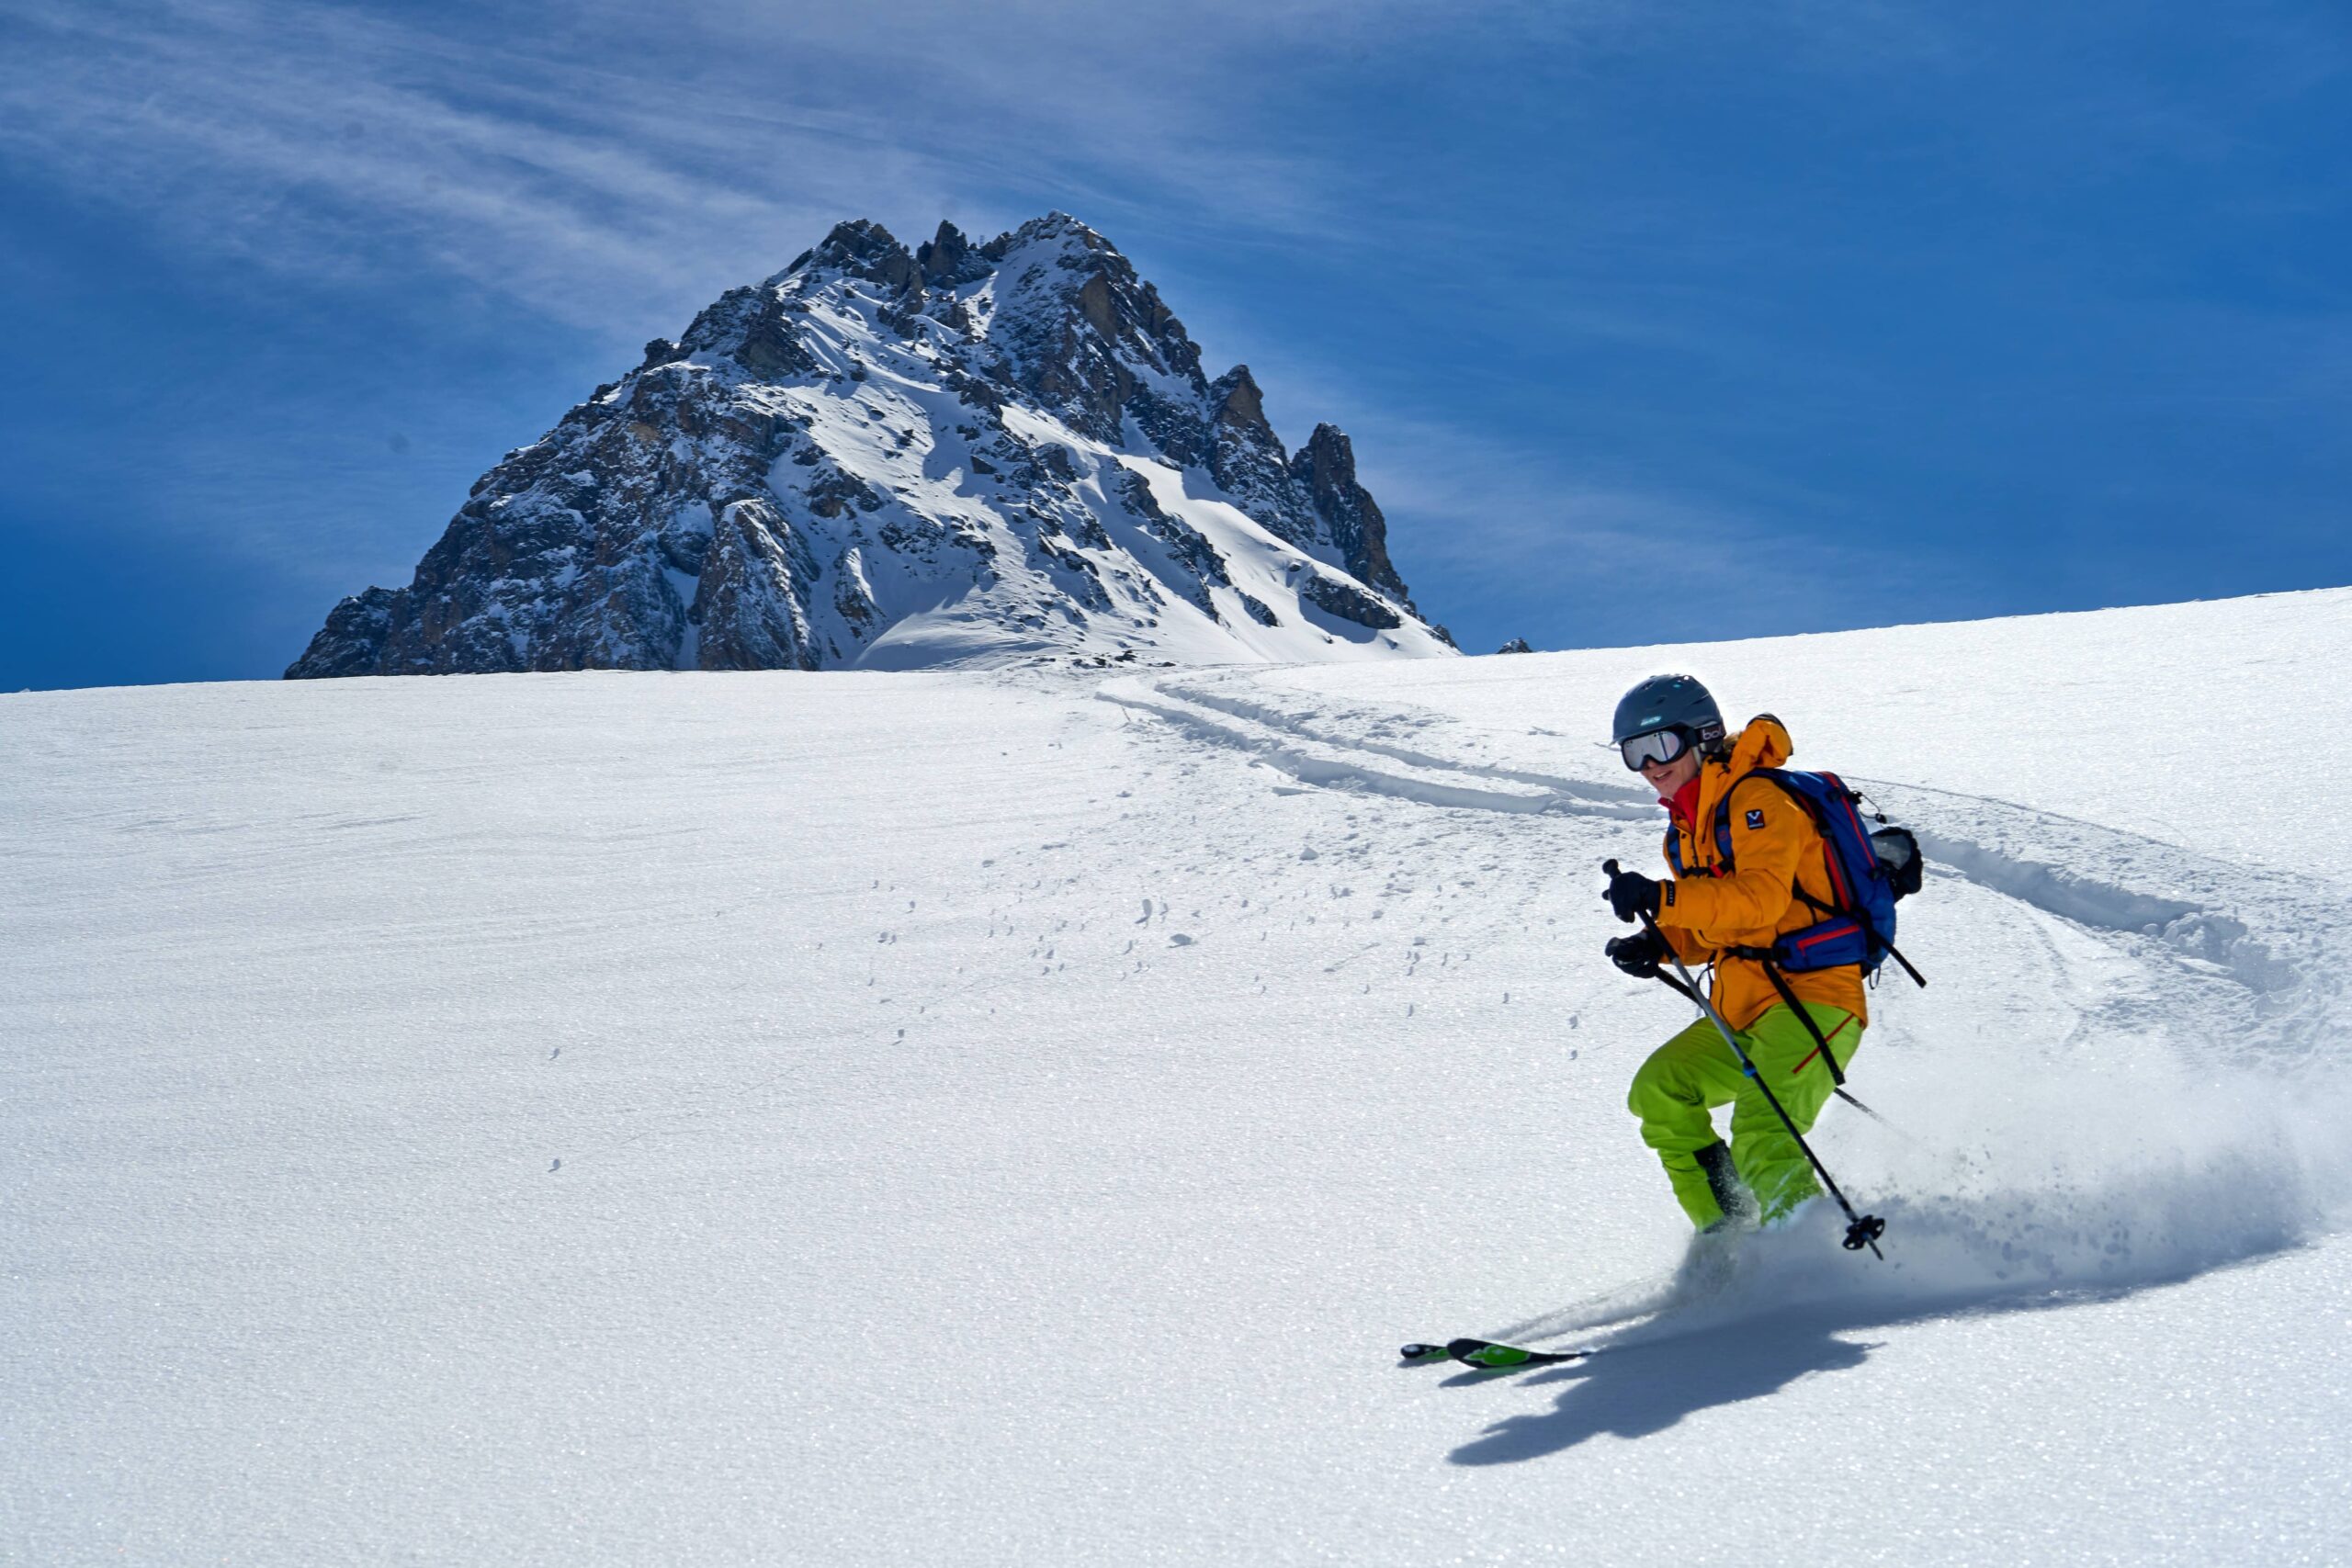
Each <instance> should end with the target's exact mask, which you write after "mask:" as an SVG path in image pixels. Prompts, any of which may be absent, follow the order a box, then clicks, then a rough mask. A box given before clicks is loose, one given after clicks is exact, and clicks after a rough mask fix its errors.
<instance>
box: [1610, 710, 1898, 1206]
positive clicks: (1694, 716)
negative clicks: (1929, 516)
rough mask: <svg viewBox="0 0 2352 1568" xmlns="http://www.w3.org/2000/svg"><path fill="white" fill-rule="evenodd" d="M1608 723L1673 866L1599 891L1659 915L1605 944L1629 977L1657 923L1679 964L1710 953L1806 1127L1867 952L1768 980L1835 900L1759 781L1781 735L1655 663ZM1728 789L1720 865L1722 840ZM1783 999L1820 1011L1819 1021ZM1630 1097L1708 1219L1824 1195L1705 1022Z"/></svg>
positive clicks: (1781, 796) (1629, 910) (1720, 988)
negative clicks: (1723, 1131) (1720, 1129)
mask: <svg viewBox="0 0 2352 1568" xmlns="http://www.w3.org/2000/svg"><path fill="white" fill-rule="evenodd" d="M1613 729H1614V733H1615V739H1616V742H1617V746H1618V750H1620V751H1621V752H1622V753H1623V756H1624V760H1625V765H1626V766H1627V767H1628V768H1631V769H1633V770H1634V771H1635V772H1637V773H1640V774H1641V775H1642V778H1643V780H1644V781H1645V783H1647V784H1649V785H1650V787H1651V788H1653V789H1655V790H1656V791H1657V795H1658V804H1660V805H1661V806H1663V807H1666V808H1667V812H1668V817H1669V818H1670V821H1669V824H1668V829H1667V838H1666V851H1667V856H1668V863H1669V865H1670V866H1671V867H1672V868H1673V870H1674V873H1675V874H1674V876H1673V878H1672V879H1671V880H1668V881H1663V882H1661V881H1655V880H1653V879H1651V878H1649V877H1646V876H1643V875H1640V874H1636V873H1634V872H1629V871H1620V872H1618V873H1617V874H1615V875H1614V876H1612V877H1611V879H1610V883H1609V887H1608V890H1607V893H1606V895H1605V897H1607V899H1608V902H1609V906H1610V908H1611V910H1613V911H1614V912H1615V914H1616V916H1617V918H1618V919H1621V920H1624V921H1627V922H1629V923H1630V922H1632V921H1634V920H1636V919H1641V918H1642V917H1644V916H1647V917H1649V919H1650V921H1651V922H1652V924H1651V925H1646V926H1645V927H1644V929H1643V930H1642V931H1641V932H1640V934H1638V935H1635V936H1626V937H1619V938H1616V939H1615V940H1613V941H1611V942H1610V943H1609V944H1608V948H1607V952H1608V955H1609V959H1610V961H1611V963H1613V964H1616V965H1617V967H1618V968H1620V969H1622V970H1623V971H1624V972H1625V973H1626V974H1628V975H1632V976H1636V977H1637V978H1641V979H1656V978H1657V977H1658V975H1659V968H1658V966H1659V964H1661V963H1662V962H1663V961H1664V960H1665V959H1666V957H1667V951H1666V948H1665V947H1664V946H1662V945H1661V944H1660V942H1659V938H1658V935H1657V934H1654V933H1662V934H1663V937H1664V941H1665V942H1670V943H1671V944H1672V945H1673V950H1674V953H1675V955H1676V956H1678V957H1679V958H1680V959H1681V960H1682V962H1683V963H1684V964H1713V966H1714V978H1713V985H1712V987H1710V995H1711V997H1712V999H1713V1002H1714V1005H1715V1009H1716V1010H1717V1011H1718V1012H1720V1013H1721V1014H1722V1015H1723V1019H1724V1022H1725V1023H1727V1024H1728V1025H1729V1026H1730V1027H1731V1029H1732V1031H1733V1032H1735V1033H1736V1034H1737V1035H1738V1037H1739V1041H1740V1044H1741V1046H1742V1048H1743V1049H1745V1050H1746V1051H1747V1055H1748V1057H1749V1059H1750V1060H1751V1061H1753V1062H1754V1063H1755V1066H1756V1069H1757V1071H1758V1074H1759V1075H1761V1076H1762V1077H1763V1078H1764V1080H1765V1081H1766V1082H1768V1083H1769V1084H1770V1086H1771V1091H1772V1093H1773V1095H1774V1096H1776V1097H1777V1098H1778V1099H1779V1100H1780V1102H1781V1109H1782V1110H1784V1111H1787V1113H1788V1116H1789V1120H1790V1121H1791V1122H1794V1123H1795V1124H1796V1128H1797V1131H1798V1132H1799V1133H1800V1134H1802V1133H1804V1132H1808V1131H1810V1130H1811V1129H1812V1126H1813V1123H1814V1119H1815V1117H1817V1116H1818V1115H1820V1113H1821V1108H1822V1106H1823V1105H1825V1104H1826V1103H1827V1101H1828V1100H1829V1096H1830V1093H1831V1091H1832V1089H1835V1088H1836V1081H1835V1080H1834V1079H1833V1077H1832V1076H1831V1074H1830V1071H1829V1069H1828V1067H1827V1066H1826V1064H1824V1063H1822V1062H1820V1061H1818V1060H1817V1059H1816V1058H1818V1057H1819V1056H1820V1055H1821V1054H1822V1044H1821V1042H1822V1041H1826V1042H1827V1044H1828V1049H1829V1051H1830V1052H1831V1053H1833V1054H1834V1055H1835V1056H1836V1059H1837V1062H1838V1066H1839V1068H1840V1069H1842V1068H1843V1067H1844V1066H1845V1065H1846V1063H1847V1062H1848V1061H1849V1060H1850V1059H1851V1058H1852V1056H1853V1054H1854V1050H1855V1048H1856V1047H1857V1046H1858V1045H1860V1043H1861V1037H1862V1030H1863V1028H1864V1026H1865V1025H1866V1024H1867V1022H1868V1017H1867V1014H1866V1010H1865V1008H1864V1004H1863V999H1862V969H1861V965H1860V964H1839V965H1837V966H1835V967H1829V968H1818V969H1812V970H1808V971H1805V972H1803V973H1796V972H1781V973H1779V974H1778V976H1777V984H1776V975H1775V972H1774V970H1772V969H1768V968H1767V966H1766V964H1765V963H1764V961H1763V952H1764V950H1765V949H1768V948H1770V947H1771V946H1772V944H1773V942H1775V941H1776V940H1778V939H1779V938H1781V937H1782V936H1784V935H1786V934H1788V933H1791V932H1797V931H1804V930H1805V929H1806V928H1807V927H1810V926H1814V925H1816V924H1819V923H1820V922H1821V919H1822V916H1821V914H1820V913H1819V912H1818V911H1819V910H1820V909H1821V908H1827V907H1828V906H1830V905H1831V904H1832V903H1833V902H1834V897H1833V890H1832V888H1831V887H1830V886H1827V878H1828V876H1829V875H1830V871H1829V864H1828V859H1827V854H1826V848H1827V846H1826V843H1825V840H1824V839H1823V836H1822V833H1821V831H1820V829H1818V828H1816V827H1815V824H1814V821H1813V819H1812V818H1811V817H1810V816H1808V815H1807V813H1806V812H1805V811H1804V810H1803V809H1801V808H1800V807H1798V805H1797V803H1796V802H1795V801H1793V800H1792V799H1791V797H1790V796H1789V795H1787V794H1786V793H1784V792H1783V791H1782V790H1781V789H1780V788H1779V787H1778V786H1776V785H1775V784H1773V783H1772V782H1771V781H1770V780H1769V779H1764V778H1757V777H1753V776H1751V775H1753V774H1754V773H1755V771H1756V770H1757V769H1758V768H1776V767H1779V766H1780V765H1781V763H1782V762H1784V761H1787V759H1788V756H1789V752H1790V745H1789V732H1788V731H1787V730H1786V729H1785V728H1782V727H1781V721H1780V720H1779V719H1777V718H1774V717H1773V716H1771V715H1770V714H1762V715H1758V716H1757V717H1755V718H1752V719H1750V720H1749V721H1748V722H1747V728H1744V729H1742V730H1740V731H1739V733H1738V734H1736V735H1730V736H1726V735H1725V734H1724V722H1723V716H1722V714H1721V713H1720V712H1719V711H1718V710H1717V709H1716V706H1715V701H1714V698H1713V697H1712V696H1710V695H1709V694H1708V693H1707V689H1706V687H1704V686H1702V685H1701V684H1700V683H1699V682H1697V681H1695V680H1693V679H1691V677H1690V676H1688V675H1656V676H1652V677H1651V678H1650V679H1648V680H1646V681H1644V682H1642V683H1641V684H1639V685H1637V686H1635V687H1634V689H1633V690H1632V691H1630V692H1628V693H1626V694H1625V697H1624V700H1623V701H1622V702H1620V703H1619V704H1618V705H1617V716H1616V722H1615V724H1614V726H1613ZM1726 799H1728V801H1729V804H1730V810H1729V813H1728V818H1727V820H1728V824H1729V834H1728V838H1729V843H1730V848H1731V852H1732V853H1731V856H1730V860H1729V863H1728V865H1726V864H1725V863H1724V856H1723V853H1722V848H1723V846H1722V845H1721V843H1719V841H1718V825H1719V824H1720V823H1722V822H1724V820H1725V819H1726V818H1725V817H1724V812H1723V809H1722V808H1723V806H1724V802H1725V800H1726ZM1808 900H1810V902H1808ZM1784 992H1785V995H1784ZM1789 998H1793V1000H1794V1001H1795V1002H1796V1003H1797V1004H1799V1005H1802V1006H1803V1007H1804V1010H1805V1011H1806V1012H1807V1013H1808V1014H1810V1015H1811V1017H1812V1020H1813V1023H1812V1027H1810V1028H1809V1027H1807V1025H1806V1022H1805V1021H1804V1019H1803V1018H1800V1017H1799V1016H1798V1015H1797V1013H1796V1011H1795V1010H1794V1009H1793V1008H1792V1005H1791V1002H1790V999H1789ZM1719 1105H1728V1106H1730V1107H1731V1108H1732V1111H1731V1142H1730V1145H1729V1146H1728V1147H1726V1146H1725V1145H1724V1142H1723V1140H1722V1139H1721V1138H1720V1137H1719V1136H1718V1135H1717V1134H1716V1132H1715V1127H1714V1122H1713V1119H1712V1117H1711V1116H1710V1114H1709V1112H1710V1111H1712V1110H1713V1108H1714V1107H1716V1106H1719ZM1626 1108H1627V1109H1628V1110H1630V1111H1632V1112H1633V1113H1634V1115H1635V1116H1636V1117H1638V1118H1640V1120H1641V1126H1642V1140H1643V1142H1645V1143H1646V1144H1648V1145H1649V1146H1650V1147H1651V1148H1653V1149H1656V1150H1657V1156H1658V1160H1659V1163H1660V1164H1662V1165H1664V1166H1665V1168H1666V1175H1667V1179H1668V1181H1670V1182H1671V1183H1672V1184H1673V1187H1674V1195H1675V1197H1676V1198H1677V1199H1679V1200H1680V1201H1681V1204H1682V1208H1683V1212H1684V1213H1688V1214H1689V1215H1690V1216H1691V1223H1692V1224H1695V1225H1697V1226H1698V1227H1699V1228H1700V1230H1701V1231H1702V1232H1714V1231H1721V1230H1724V1229H1735V1228H1745V1227H1747V1226H1749V1225H1753V1224H1766V1223H1770V1222H1771V1221H1774V1220H1778V1219H1780V1218H1781V1217H1782V1216H1784V1215H1786V1214H1787V1213H1789V1212H1790V1211H1791V1210H1792V1209H1794V1208H1795V1207H1796V1206H1797V1205H1798V1204H1799V1203H1801V1202H1803V1201H1804V1200H1806V1199H1807V1198H1810V1197H1813V1196H1815V1194H1817V1193H1818V1192H1819V1191H1820V1190H1821V1188H1820V1186H1819V1184H1818V1183H1817V1182H1816V1181H1815V1179H1814V1175H1813V1170H1812V1168H1811V1163H1810V1161H1808V1160H1807V1159H1806V1157H1805V1155H1804V1150H1803V1149H1802V1148H1801V1147H1800V1146H1799V1145H1798V1143H1797V1140H1796V1138H1795V1137H1794V1136H1792V1134H1791V1133H1790V1131H1789V1129H1788V1127H1787V1126H1785V1125H1783V1124H1782V1122H1781V1118H1780V1117H1779V1116H1778V1115H1776V1114H1775V1113H1774V1112H1773V1111H1772V1109H1771V1107H1770V1104H1769V1103H1768V1102H1767V1101H1766V1100H1765V1098H1764V1096H1763V1094H1762V1093H1760V1092H1758V1089H1757V1086H1756V1084H1755V1082H1754V1081H1753V1080H1750V1079H1749V1078H1747V1077H1746V1076H1745V1075H1744V1074H1743V1073H1742V1072H1741V1070H1740V1065H1739V1063H1738V1061H1737V1060H1736V1058H1735V1057H1734V1056H1733V1055H1732V1054H1731V1052H1730V1051H1729V1050H1727V1049H1726V1048H1725V1046H1724V1039H1723V1036H1722V1035H1721V1034H1719V1033H1717V1032H1716V1031H1715V1026H1714V1025H1713V1022H1711V1021H1708V1020H1706V1019H1703V1018H1702V1019H1701V1020H1700V1021H1697V1022H1695V1023H1693V1024H1692V1025H1691V1027H1690V1028H1688V1029H1686V1030H1684V1031H1682V1032H1680V1033H1679V1034H1677V1035H1675V1036H1674V1037H1673V1038H1672V1039H1670V1040H1668V1042H1667V1043H1665V1044H1663V1045H1661V1046H1659V1047H1658V1048H1657V1050H1656V1051H1655V1052H1653V1053H1651V1055H1650V1057H1649V1059H1648V1060H1647V1061H1645V1062H1644V1063H1643V1064H1642V1066H1641V1068H1640V1070H1639V1071H1637V1072H1636V1073H1634V1083H1633V1089H1632V1090H1631V1092H1630V1093H1629V1094H1628V1095H1627V1097H1626Z"/></svg>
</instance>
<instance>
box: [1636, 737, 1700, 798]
mask: <svg viewBox="0 0 2352 1568" xmlns="http://www.w3.org/2000/svg"><path fill="white" fill-rule="evenodd" d="M1698 776H1699V752H1698V749H1697V748H1696V747H1688V746H1686V747H1684V748H1683V750H1682V755H1680V756H1679V757H1677V758H1675V759H1674V761H1671V762H1644V763H1643V764H1642V777H1643V779H1644V780H1645V781H1646V782H1647V783H1648V784H1649V786H1650V787H1651V788H1652V789H1654V790H1656V791H1657V797H1658V798H1659V799H1660V800H1672V799H1673V798H1674V796H1675V795H1676V793H1677V792H1678V791H1679V790H1680V789H1681V788H1682V786H1683V785H1684V784H1689V783H1690V782H1691V780H1692V779H1695V778H1697V777H1698Z"/></svg>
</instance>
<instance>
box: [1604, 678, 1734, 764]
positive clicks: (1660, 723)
mask: <svg viewBox="0 0 2352 1568" xmlns="http://www.w3.org/2000/svg"><path fill="white" fill-rule="evenodd" d="M1654 729H1687V730H1689V731H1690V732H1691V739H1692V741H1693V742H1694V743H1696V744H1697V746H1698V747H1699V749H1700V750H1702V751H1703V750H1707V749H1708V748H1710V747H1713V746H1718V745H1721V744H1722V742H1723V738H1724V716H1723V715H1722V714H1721V713H1720V712H1718V711H1716V708H1715V699H1714V698H1713V697H1711V696H1709V695H1708V694H1707V688H1706V687H1704V686H1702V685H1701V684H1699V682H1696V681H1694V680H1692V679H1691V677H1690V676H1688V675H1653V676H1651V677H1650V678H1649V679H1648V680H1646V681H1645V682H1642V683H1641V684H1640V685H1638V686H1636V687H1634V689H1633V690H1632V691H1630V692H1628V693H1626V694H1624V696H1623V697H1622V698H1620V699H1619V700H1618V703H1617V721H1616V723H1615V724H1613V725H1612V726H1611V735H1610V739H1611V740H1612V741H1613V742H1615V743H1616V744H1618V745H1621V746H1622V745H1623V744H1624V743H1625V742H1626V741H1628V740H1631V739H1633V738H1634V736H1636V735H1647V734H1649V733H1650V732H1651V731H1652V730H1654Z"/></svg>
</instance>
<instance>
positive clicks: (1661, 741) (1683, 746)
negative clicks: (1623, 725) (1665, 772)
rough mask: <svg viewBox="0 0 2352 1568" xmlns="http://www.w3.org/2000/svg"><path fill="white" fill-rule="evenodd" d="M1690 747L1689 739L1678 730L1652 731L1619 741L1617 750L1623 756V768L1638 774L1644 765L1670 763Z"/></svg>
mask: <svg viewBox="0 0 2352 1568" xmlns="http://www.w3.org/2000/svg"><path fill="white" fill-rule="evenodd" d="M1690 745H1691V740H1690V738H1689V737H1688V736H1686V735H1685V734H1683V732H1682V731H1681V730H1679V729H1653V730H1651V731H1650V732H1649V733H1648V734H1647V735H1635V736H1630V737H1628V738H1627V739H1623V740H1621V741H1619V742H1618V743H1617V749H1618V750H1620V751H1623V753H1624V754H1625V766H1627V767H1628V768H1631V769H1632V770H1633V771H1634V772H1635V773H1640V772H1641V771H1642V768H1643V766H1644V764H1645V763H1649V762H1671V761H1674V759H1676V758H1677V757H1679V756H1680V755H1682V753H1683V752H1684V751H1686V750H1689V749H1690Z"/></svg>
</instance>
